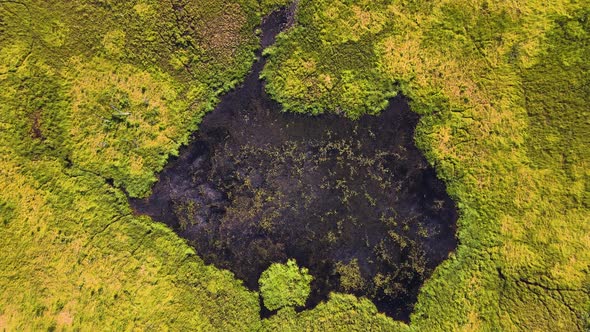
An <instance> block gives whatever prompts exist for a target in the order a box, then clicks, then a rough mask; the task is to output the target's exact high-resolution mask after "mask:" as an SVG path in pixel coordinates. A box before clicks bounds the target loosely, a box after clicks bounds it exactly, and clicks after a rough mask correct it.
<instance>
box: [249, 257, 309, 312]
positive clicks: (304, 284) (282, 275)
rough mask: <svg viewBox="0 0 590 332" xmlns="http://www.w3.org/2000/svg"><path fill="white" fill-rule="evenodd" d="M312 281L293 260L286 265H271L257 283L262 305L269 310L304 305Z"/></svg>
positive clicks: (306, 272)
mask: <svg viewBox="0 0 590 332" xmlns="http://www.w3.org/2000/svg"><path fill="white" fill-rule="evenodd" d="M312 279H313V277H312V276H310V275H309V274H308V271H307V269H306V268H304V267H302V268H299V267H298V266H297V263H296V262H295V260H293V259H290V260H288V261H287V263H286V264H278V263H275V264H272V265H271V266H270V267H269V268H268V269H267V270H266V271H264V272H262V275H261V276H260V280H259V281H258V282H259V284H260V293H261V294H262V299H263V300H264V305H265V306H266V307H267V308H268V309H269V310H276V309H280V308H283V307H294V306H303V305H305V300H307V296H308V295H309V292H310V291H311V287H310V283H311V280H312Z"/></svg>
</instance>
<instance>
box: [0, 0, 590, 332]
mask: <svg viewBox="0 0 590 332" xmlns="http://www.w3.org/2000/svg"><path fill="white" fill-rule="evenodd" d="M281 3H284V1H272V0H271V1H262V2H258V1H254V0H234V1H227V2H226V1H220V0H204V1H201V2H195V1H188V0H170V1H155V0H135V1H114V0H97V1H92V2H89V1H82V0H74V1H38V0H23V1H0V188H1V189H2V191H1V192H0V247H1V248H3V254H2V255H1V256H0V329H1V330H7V331H12V330H52V331H53V330H96V329H101V330H102V329H106V330H132V329H140V330H167V329H169V330H187V329H190V330H203V331H211V330H220V331H228V330H236V331H237V330H245V331H252V330H289V329H290V330H293V331H299V330H318V331H325V330H358V331H366V330H400V331H405V330H420V331H421V330H424V331H437V330H440V331H454V330H496V331H498V330H506V331H511V330H526V331H577V330H586V329H588V328H590V316H589V313H590V273H589V272H590V216H589V213H588V212H589V207H590V195H589V192H590V190H589V189H590V184H589V183H590V182H589V176H590V172H589V171H588V169H589V161H590V153H589V152H588V146H589V143H590V142H589V140H590V135H589V133H590V122H589V120H588V116H589V115H590V114H589V111H588V106H587V105H588V104H589V103H590V100H589V99H590V82H589V80H590V61H589V60H588V59H590V10H589V8H588V5H587V4H586V3H585V2H584V1H574V0H571V1H565V0H560V1H555V2H552V3H545V2H541V1H537V0H534V1H511V2H501V1H495V2H492V1H483V0H476V1H464V0H455V1H393V2H390V1H366V0H357V1H339V0H319V1H310V0H301V1H300V2H299V7H298V16H297V23H296V25H295V26H294V27H293V28H291V29H290V30H289V31H287V32H286V33H284V34H282V35H281V36H280V37H279V39H278V42H277V44H276V45H275V46H274V47H272V48H271V49H269V50H267V52H266V53H267V55H268V56H269V62H268V63H267V67H266V69H265V70H264V73H263V76H264V77H265V78H266V79H267V80H268V86H267V87H268V90H269V92H270V93H271V94H272V95H273V97H274V98H276V99H277V100H278V101H280V102H281V103H282V104H283V105H284V107H285V108H286V109H287V110H290V111H295V112H305V113H313V114H317V113H321V112H325V111H329V112H337V113H341V114H343V116H349V117H351V118H357V117H358V116H360V115H361V114H365V113H370V114H375V113H378V112H379V111H380V110H382V109H383V108H384V107H385V105H386V103H387V99H388V98H390V97H392V96H394V95H396V94H397V93H402V94H404V95H405V96H407V97H409V98H410V99H411V105H412V109H413V110H414V111H416V112H418V113H420V114H422V115H423V118H422V120H421V123H420V125H419V127H418V129H417V133H416V141H417V143H418V145H419V147H420V148H421V149H422V150H423V151H424V152H425V154H426V156H427V158H428V160H429V161H430V162H431V163H432V164H433V165H435V167H436V169H437V172H438V175H439V177H440V178H442V179H444V180H445V182H446V183H447V186H448V190H449V193H450V194H451V195H452V197H453V198H454V199H455V200H456V202H457V204H458V206H459V208H460V211H461V218H460V220H459V232H458V237H459V240H460V245H459V248H458V250H457V252H456V253H455V254H454V255H453V256H452V257H451V258H450V259H449V260H448V261H446V262H445V263H443V264H442V265H441V266H439V268H437V270H436V271H435V274H434V276H433V277H432V278H431V279H430V280H429V281H428V282H427V283H426V284H425V286H424V287H423V289H422V292H421V294H420V297H419V301H418V303H417V306H416V309H415V312H414V314H413V315H412V322H411V324H410V325H406V324H403V323H400V322H395V321H393V320H391V319H390V318H388V317H386V316H385V315H383V314H379V313H377V311H376V309H375V307H374V306H373V305H372V304H371V303H370V302H369V301H367V300H364V299H357V298H355V297H353V296H350V295H342V294H333V295H332V297H331V299H330V301H328V302H327V303H324V304H321V305H319V306H318V307H317V308H315V309H313V310H307V311H303V312H299V313H297V312H295V310H294V309H293V308H292V307H285V308H283V309H281V310H279V312H278V313H277V314H276V315H274V316H272V317H270V318H268V319H264V320H262V319H261V318H260V316H259V310H260V302H259V296H258V294H256V293H254V292H250V291H248V290H247V289H246V288H245V287H243V286H242V285H241V282H240V281H239V280H237V279H235V278H234V277H233V276H232V275H231V273H229V272H227V271H221V270H218V269H216V268H214V267H212V266H207V265H205V264H204V263H203V262H202V260H201V259H200V258H199V257H197V256H196V255H195V252H194V250H192V249H191V248H190V247H189V246H188V245H187V244H186V243H185V242H183V241H182V240H180V239H179V238H178V237H177V236H176V235H175V234H174V233H173V232H172V231H170V230H168V229H167V228H166V227H164V226H163V225H160V224H157V223H154V222H153V221H152V220H150V219H149V218H147V217H139V216H135V215H133V214H132V211H131V210H130V208H129V206H128V203H127V200H126V196H125V193H127V194H129V195H130V196H133V197H141V196H144V195H146V194H147V193H148V192H149V189H150V187H151V185H152V184H153V183H154V181H155V180H156V177H155V174H156V172H158V171H159V170H161V169H162V167H163V166H164V164H165V162H166V160H167V159H168V157H169V156H170V155H174V154H176V153H177V151H178V148H179V147H180V146H181V145H182V144H183V143H186V142H187V140H188V137H189V134H190V133H191V132H192V131H193V130H196V129H197V127H198V123H199V121H200V119H201V118H202V116H203V115H204V114H205V113H206V112H207V111H210V110H211V109H212V108H213V107H214V105H215V104H216V102H217V101H218V98H219V96H220V94H222V93H223V92H225V91H227V90H229V89H230V88H232V87H233V86H235V85H236V84H237V83H238V82H239V81H240V79H241V78H243V77H244V75H245V74H246V72H247V71H248V69H249V68H250V65H251V64H252V63H253V60H254V50H255V49H256V47H257V45H258V41H257V36H256V32H255V28H256V26H257V24H258V23H259V22H260V19H261V17H262V16H263V15H264V14H265V13H268V12H269V11H270V10H272V9H273V8H276V7H277V6H278V5H280V4H281Z"/></svg>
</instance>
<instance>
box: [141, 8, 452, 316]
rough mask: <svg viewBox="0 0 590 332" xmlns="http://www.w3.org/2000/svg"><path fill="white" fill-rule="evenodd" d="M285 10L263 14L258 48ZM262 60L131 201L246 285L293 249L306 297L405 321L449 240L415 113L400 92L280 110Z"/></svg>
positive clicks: (438, 185)
mask: <svg viewBox="0 0 590 332" xmlns="http://www.w3.org/2000/svg"><path fill="white" fill-rule="evenodd" d="M286 13H288V12H287V11H281V12H277V13H275V14H273V15H271V16H270V17H269V18H267V19H266V20H265V21H264V23H263V25H262V30H263V36H262V45H263V46H268V45H270V44H272V42H273V41H274V36H275V35H276V34H277V33H278V32H279V31H280V28H281V27H282V26H284V25H285V24H286V22H287V21H288V18H287V14H286ZM264 63H265V60H264V59H263V58H260V59H259V60H258V61H257V62H256V63H255V64H254V67H253V70H252V72H251V73H250V74H249V75H248V76H247V77H246V79H245V81H244V83H243V85H242V86H240V87H238V88H237V89H236V90H234V91H232V92H230V93H228V94H227V95H225V96H224V97H223V98H222V100H221V102H220V103H219V105H218V107H217V108H216V109H215V110H214V111H213V112H211V113H210V114H208V115H207V116H205V118H204V120H203V122H202V124H201V125H200V128H199V130H198V132H196V133H195V134H194V137H193V140H192V143H191V144H190V145H189V146H187V147H185V148H183V149H182V150H181V152H180V155H179V157H178V158H177V159H174V160H172V161H170V163H169V165H168V166H167V167H166V168H165V169H164V171H162V173H161V174H160V176H159V182H158V183H157V184H156V185H155V186H154V188H153V193H152V195H151V196H150V197H148V198H146V199H143V200H132V201H131V204H132V206H133V207H134V209H135V210H136V211H137V212H138V213H141V214H147V215H150V216H152V217H153V218H154V219H155V220H158V221H161V222H164V223H166V224H167V225H169V226H170V227H171V228H172V229H174V231H175V232H176V233H178V234H179V235H180V236H181V237H183V238H186V239H188V240H189V242H190V244H191V245H193V246H194V247H195V249H196V251H197V252H198V254H199V255H200V256H201V257H203V259H204V260H205V261H206V262H207V263H212V264H214V265H215V266H217V267H220V268H225V269H229V270H231V271H233V272H234V273H235V275H236V276H237V277H238V278H240V279H242V280H244V282H245V284H246V285H247V286H248V287H249V288H251V289H258V283H257V281H258V277H259V276H260V274H261V273H262V271H264V270H265V269H266V268H267V267H268V266H269V265H270V264H271V263H273V262H284V261H286V260H287V259H288V258H295V259H296V260H297V262H298V263H299V265H302V266H305V267H308V268H309V270H310V273H311V274H312V275H313V276H314V278H315V279H314V281H313V283H312V294H311V296H310V299H309V301H308V303H307V306H306V307H312V306H315V305H316V304H317V303H318V302H319V301H322V300H325V299H326V298H327V295H328V294H329V292H331V291H339V292H348V293H353V294H356V295H359V296H366V297H368V298H370V299H371V300H373V301H374V303H375V304H376V305H377V307H378V308H379V310H380V311H382V312H385V313H387V314H388V315H390V316H392V317H394V318H396V319H400V320H405V321H408V319H409V314H410V312H411V311H412V308H413V306H414V303H415V302H416V298H417V294H418V290H419V288H420V286H421V285H422V284H423V282H424V280H425V279H426V278H428V277H429V276H430V275H431V273H432V271H433V269H434V268H435V267H436V266H437V265H438V264H440V263H441V262H442V261H443V260H444V259H446V258H447V257H448V254H449V252H451V251H452V250H454V249H455V247H456V245H457V241H456V238H455V230H456V220H457V211H456V208H455V204H454V203H453V201H452V200H451V199H450V198H449V196H448V195H447V193H446V191H445V186H444V184H443V183H442V182H441V181H439V180H438V179H437V177H436V174H435V172H434V170H433V169H432V168H431V167H430V166H429V165H428V163H427V162H426V160H425V158H424V157H423V156H422V154H421V152H420V151H419V150H418V149H417V148H416V146H415V145H414V141H413V135H414V128H415V127H416V124H417V122H418V116H417V115H416V114H415V113H412V112H411V111H410V109H409V107H408V103H407V101H406V100H405V99H404V98H401V97H400V98H395V99H393V100H391V102H390V105H389V107H388V108H387V109H386V110H385V111H383V112H382V114H380V115H379V116H364V117H362V118H361V119H359V120H358V121H350V120H348V119H345V118H343V117H340V116H336V115H320V116H315V117H312V116H305V115H298V114H291V113H282V112H281V106H280V105H279V104H277V103H276V102H274V101H273V100H271V99H270V98H269V96H267V94H266V93H265V92H264V84H263V82H262V81H261V80H260V79H259V78H258V77H259V74H260V70H261V69H262V67H263V66H264Z"/></svg>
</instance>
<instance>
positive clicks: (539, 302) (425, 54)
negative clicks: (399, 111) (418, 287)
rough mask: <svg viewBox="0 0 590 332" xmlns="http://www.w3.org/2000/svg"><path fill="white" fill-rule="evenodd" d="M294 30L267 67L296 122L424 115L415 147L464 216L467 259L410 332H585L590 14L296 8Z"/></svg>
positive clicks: (451, 6) (419, 311) (543, 9)
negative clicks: (388, 111)
mask: <svg viewBox="0 0 590 332" xmlns="http://www.w3.org/2000/svg"><path fill="white" fill-rule="evenodd" d="M299 14H300V16H299V17H298V21H299V24H298V26H297V27H296V28H294V29H293V30H291V31H289V32H288V33H286V34H284V35H282V37H281V38H279V41H278V43H277V44H276V45H275V46H274V47H273V48H272V49H271V50H270V51H268V54H269V55H270V60H269V62H268V65H267V67H266V69H265V72H264V76H265V77H266V79H267V80H268V81H269V83H268V88H269V90H270V92H271V93H272V94H273V96H274V97H275V98H276V99H277V100H279V101H281V102H282V103H283V104H284V105H286V107H287V108H288V109H289V110H293V111H297V112H311V113H318V112H321V111H324V110H325V111H332V112H338V113H340V112H343V113H345V114H346V115H347V116H349V117H352V118H356V117H358V116H359V115H360V114H364V113H375V112H376V111H378V110H379V109H380V108H382V105H383V103H384V102H385V101H386V100H387V98H389V97H390V96H391V93H392V91H399V92H402V93H403V94H404V95H405V96H407V97H409V98H410V99H411V105H412V109H413V110H414V111H416V112H418V113H420V114H422V115H423V118H422V120H421V124H420V125H419V127H418V128H417V133H416V141H417V143H418V145H419V146H420V148H421V149H422V150H423V151H424V152H425V153H426V155H427V158H428V159H429V161H430V162H431V163H433V164H434V165H435V166H436V169H437V172H438V175H439V177H441V178H442V179H444V180H445V181H446V182H447V184H448V190H449V192H450V193H451V195H452V196H453V197H454V198H455V200H456V201H457V202H458V206H459V208H460V210H461V214H462V217H461V219H460V221H459V226H460V228H459V234H458V236H459V239H460V242H461V244H460V247H459V249H458V251H457V253H456V254H455V255H454V256H453V257H452V258H451V259H450V260H448V261H447V262H446V263H444V264H443V265H442V266H440V267H439V268H438V269H437V271H436V273H435V275H434V277H432V278H431V280H430V281H429V282H427V283H426V285H425V286H424V288H423V290H422V293H421V296H420V299H419V301H418V304H417V306H416V310H415V312H414V314H413V316H412V327H415V328H419V329H421V328H424V329H425V330H433V329H437V330H438V329H440V330H458V329H467V330H481V329H483V330H516V329H522V330H544V331H551V330H569V331H573V330H582V329H583V328H584V323H583V322H584V319H585V318H584V317H587V314H586V313H587V312H588V309H589V302H590V276H589V271H590V268H589V265H590V242H589V241H588V237H587V234H589V231H590V228H589V227H590V223H589V221H590V219H589V213H588V211H589V210H588V209H589V205H590V200H589V197H590V196H589V194H588V193H589V190H588V189H589V182H588V180H589V175H590V174H589V173H588V162H589V160H590V153H589V151H588V149H587V146H588V145H589V144H588V143H590V139H589V136H588V132H590V122H588V120H587V118H588V106H587V105H588V104H589V103H590V97H589V96H590V93H589V90H588V87H589V86H590V84H589V77H590V71H589V68H590V61H589V60H588V59H590V53H589V52H590V43H589V39H588V38H589V37H590V21H589V15H590V11H589V10H588V7H587V6H585V7H584V5H583V4H582V3H580V2H577V1H571V2H570V1H558V2H554V3H552V4H547V3H544V2H540V1H527V2H518V3H511V2H499V1H498V2H492V1H461V0H457V1H452V2H441V1H434V2H432V1H430V2H426V1H420V2H407V1H396V2H393V3H385V2H380V1H377V2H375V1H371V2H369V1H354V2H352V3H351V2H344V1H338V0H325V1H305V0H302V1H301V2H300V9H299ZM353 51H354V52H357V53H358V54H356V56H353V55H352V53H350V52H353ZM297 64H303V65H299V66H297ZM392 85H395V86H396V87H397V89H392V88H391V86H392ZM351 94H352V95H354V96H353V97H351ZM355 103H356V104H355ZM359 103H360V104H359ZM434 327H436V328H434Z"/></svg>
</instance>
